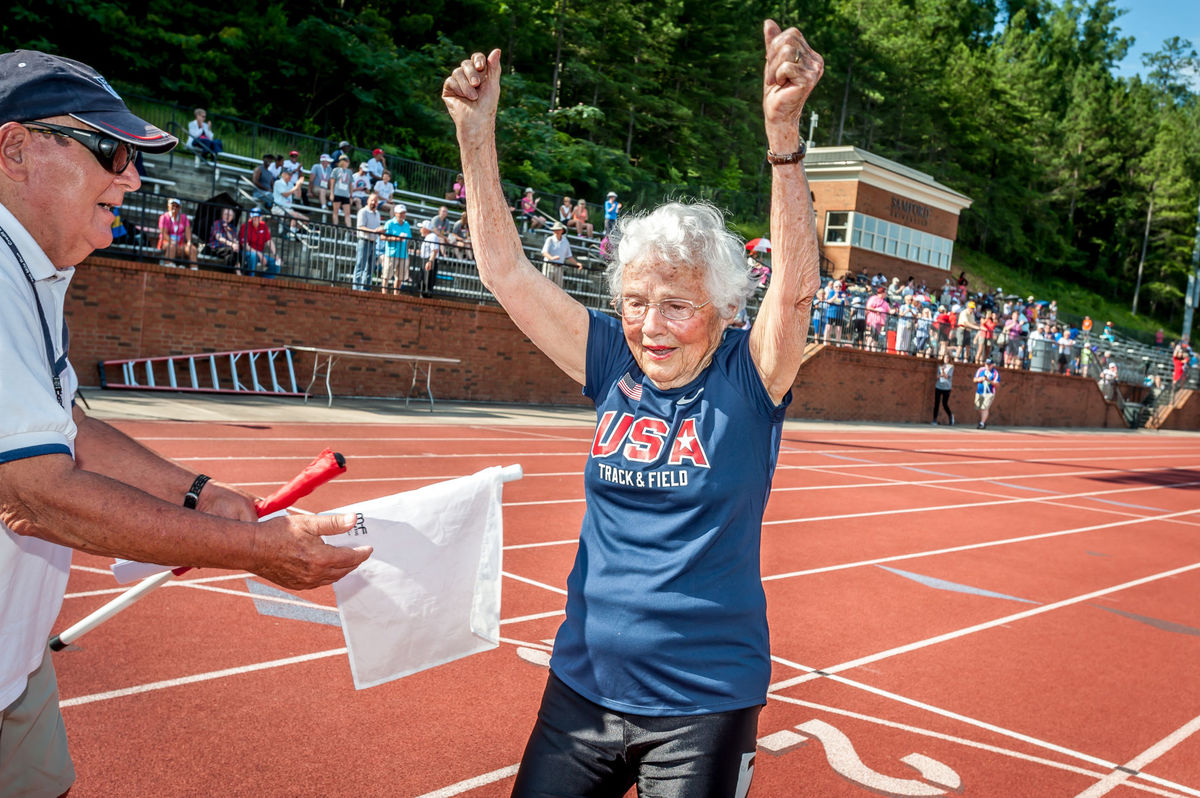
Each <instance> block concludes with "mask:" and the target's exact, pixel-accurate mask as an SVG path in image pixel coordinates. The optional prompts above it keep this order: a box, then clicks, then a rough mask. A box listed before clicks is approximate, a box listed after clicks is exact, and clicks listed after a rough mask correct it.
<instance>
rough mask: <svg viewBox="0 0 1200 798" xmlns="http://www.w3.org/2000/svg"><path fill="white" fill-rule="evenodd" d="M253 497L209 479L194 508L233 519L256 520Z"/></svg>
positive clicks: (256, 514) (256, 513)
mask: <svg viewBox="0 0 1200 798" xmlns="http://www.w3.org/2000/svg"><path fill="white" fill-rule="evenodd" d="M254 501H255V497H254V496H252V495H250V494H249V493H246V492H245V491H242V490H238V489H237V488H235V487H232V486H230V485H226V484H224V483H222V482H217V481H215V480H210V481H209V482H208V484H206V485H205V486H204V488H203V490H201V491H200V497H199V498H198V499H197V500H196V510H197V511H199V512H202V513H208V514H209V515H219V516H220V517H222V518H231V519H233V520H234V521H257V520H258V512H257V511H256V510H255V509H254Z"/></svg>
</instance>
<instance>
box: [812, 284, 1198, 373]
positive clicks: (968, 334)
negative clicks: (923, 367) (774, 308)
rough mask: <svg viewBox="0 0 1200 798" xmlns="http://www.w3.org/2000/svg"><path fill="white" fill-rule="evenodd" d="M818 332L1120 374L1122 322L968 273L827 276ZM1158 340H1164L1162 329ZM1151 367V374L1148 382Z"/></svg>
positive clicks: (908, 348) (933, 351) (1187, 357)
mask: <svg viewBox="0 0 1200 798" xmlns="http://www.w3.org/2000/svg"><path fill="white" fill-rule="evenodd" d="M813 307H814V311H813V321H812V324H813V335H814V336H815V337H816V338H817V339H818V340H821V341H822V342H824V343H828V344H833V345H838V346H851V347H856V348H860V349H865V350H869V351H879V352H890V353H894V354H900V355H908V356H915V357H927V358H933V359H935V360H938V361H941V360H942V359H943V358H946V357H949V358H950V359H951V360H953V361H955V362H959V363H973V364H983V363H985V362H987V361H989V360H990V361H992V362H994V363H996V364H1000V365H1003V367H1004V368H1009V369H1027V370H1034V371H1046V372H1051V371H1052V372H1057V373H1059V374H1074V375H1081V376H1090V377H1096V378H1105V377H1106V378H1108V379H1110V380H1111V381H1112V382H1114V383H1115V382H1116V380H1117V376H1118V375H1117V368H1118V366H1117V363H1116V358H1115V357H1114V356H1113V351H1112V350H1113V346H1114V344H1115V343H1116V340H1117V338H1116V330H1115V328H1114V327H1113V323H1112V322H1111V321H1109V322H1106V323H1105V324H1104V326H1103V327H1102V328H1100V329H1099V330H1096V329H1094V325H1093V322H1092V319H1091V318H1090V317H1089V316H1084V317H1083V319H1082V321H1081V322H1080V323H1079V324H1078V325H1073V324H1070V323H1068V322H1067V321H1065V320H1063V319H1060V318H1059V315H1058V303H1057V302H1056V301H1055V300H1053V299H1051V300H1037V299H1035V298H1034V297H1033V296H1028V297H1026V298H1025V299H1022V298H1021V297H1019V296H1015V295H1006V294H1005V293H1004V291H1003V289H1000V288H996V289H992V290H983V291H971V290H970V288H969V286H968V282H967V279H966V275H965V273H963V274H960V275H959V277H958V279H957V280H955V279H952V278H951V277H947V278H946V279H945V281H944V282H943V284H942V285H941V286H940V287H938V288H936V289H931V288H930V287H929V286H928V285H926V284H925V283H924V282H922V281H918V280H916V279H914V278H913V277H909V278H908V279H907V280H906V281H904V282H901V280H900V278H899V277H892V278H890V279H889V278H888V277H887V276H885V275H884V274H883V273H882V272H878V273H876V274H874V275H870V274H869V273H868V272H867V270H866V269H863V270H862V271H861V272H859V273H858V274H855V275H852V276H846V277H842V278H835V279H830V280H828V281H827V282H826V283H825V284H824V285H823V286H822V288H821V290H820V291H819V292H818V294H817V297H816V299H815V300H814V304H813ZM1157 341H1158V345H1159V346H1163V347H1164V348H1165V344H1164V343H1163V335H1162V331H1161V330H1160V331H1159V333H1158V336H1157ZM1173 350H1174V351H1173V354H1174V355H1177V357H1175V358H1174V360H1175V361H1176V362H1177V363H1180V362H1182V363H1183V370H1182V372H1180V371H1179V369H1176V373H1175V374H1174V375H1173V378H1174V380H1175V381H1176V382H1181V381H1182V380H1183V379H1185V378H1186V374H1187V370H1188V368H1193V366H1191V364H1192V361H1193V359H1194V358H1195V355H1194V353H1193V352H1192V351H1191V348H1190V346H1189V344H1188V341H1187V340H1186V339H1183V340H1181V341H1179V342H1177V343H1176V344H1174V345H1173ZM1152 376H1153V375H1149V376H1146V381H1147V384H1149V382H1150V381H1151V379H1152Z"/></svg>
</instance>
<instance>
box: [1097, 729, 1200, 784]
mask: <svg viewBox="0 0 1200 798" xmlns="http://www.w3.org/2000/svg"><path fill="white" fill-rule="evenodd" d="M1197 731H1200V717H1195V718H1192V719H1191V720H1190V721H1188V722H1187V723H1185V724H1183V725H1182V726H1180V727H1179V728H1178V729H1176V730H1175V731H1173V732H1171V733H1170V734H1168V735H1167V736H1166V737H1164V738H1162V739H1161V740H1159V741H1158V742H1157V743H1155V744H1154V745H1152V746H1150V747H1149V748H1147V749H1146V750H1145V751H1143V752H1142V753H1140V754H1138V755H1137V756H1135V757H1134V758H1133V759H1131V760H1129V761H1128V762H1126V763H1125V764H1124V765H1122V766H1121V767H1119V768H1116V769H1115V770H1113V772H1112V773H1109V774H1108V775H1107V776H1105V777H1104V778H1102V779H1101V780H1100V781H1098V782H1096V783H1095V784H1093V785H1092V786H1091V787H1088V788H1087V789H1086V790H1084V791H1083V792H1081V793H1079V795H1077V796H1075V798H1100V796H1102V795H1108V794H1109V793H1110V792H1112V791H1113V790H1114V789H1116V788H1117V787H1118V786H1120V785H1121V784H1124V783H1125V782H1126V781H1128V780H1129V777H1130V776H1132V775H1134V773H1135V772H1137V771H1140V770H1141V769H1142V768H1144V767H1145V766H1146V765H1148V764H1150V763H1151V762H1153V761H1154V760H1156V759H1158V758H1159V757H1160V756H1162V755H1163V754H1165V753H1167V752H1168V751H1170V750H1171V749H1172V748H1174V747H1175V746H1177V745H1179V744H1180V743H1181V742H1183V741H1184V740H1186V739H1187V738H1188V737H1191V736H1192V735H1193V734H1195V733H1196V732H1197ZM1114 767H1115V766H1114ZM1194 794H1196V795H1200V792H1196V793H1194Z"/></svg>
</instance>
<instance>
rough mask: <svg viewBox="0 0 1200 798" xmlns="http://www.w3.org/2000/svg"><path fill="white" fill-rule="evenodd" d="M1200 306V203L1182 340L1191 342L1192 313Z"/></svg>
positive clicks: (1185, 302)
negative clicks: (1185, 339)
mask: <svg viewBox="0 0 1200 798" xmlns="http://www.w3.org/2000/svg"><path fill="white" fill-rule="evenodd" d="M1197 305H1200V203H1198V204H1197V206H1196V235H1195V238H1194V242H1193V244H1192V271H1191V273H1190V274H1188V290H1187V294H1185V295H1184V299H1183V332H1182V334H1181V336H1180V337H1181V338H1187V339H1188V340H1191V337H1192V311H1193V309H1194V308H1195V307H1196V306H1197Z"/></svg>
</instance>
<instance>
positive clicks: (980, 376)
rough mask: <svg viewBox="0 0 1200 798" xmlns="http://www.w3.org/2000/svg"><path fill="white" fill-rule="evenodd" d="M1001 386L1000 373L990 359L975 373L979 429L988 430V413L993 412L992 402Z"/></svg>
mask: <svg viewBox="0 0 1200 798" xmlns="http://www.w3.org/2000/svg"><path fill="white" fill-rule="evenodd" d="M999 386H1000V372H999V371H997V370H996V367H995V366H993V365H992V359H991V358H988V359H987V360H985V361H984V362H983V365H982V366H981V367H980V368H979V369H977V370H976V372H975V409H976V410H978V411H979V429H987V421H988V413H990V412H991V411H992V401H993V400H994V399H995V398H996V389H997V388H998V387H999Z"/></svg>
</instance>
